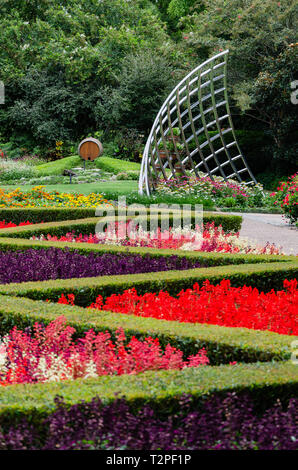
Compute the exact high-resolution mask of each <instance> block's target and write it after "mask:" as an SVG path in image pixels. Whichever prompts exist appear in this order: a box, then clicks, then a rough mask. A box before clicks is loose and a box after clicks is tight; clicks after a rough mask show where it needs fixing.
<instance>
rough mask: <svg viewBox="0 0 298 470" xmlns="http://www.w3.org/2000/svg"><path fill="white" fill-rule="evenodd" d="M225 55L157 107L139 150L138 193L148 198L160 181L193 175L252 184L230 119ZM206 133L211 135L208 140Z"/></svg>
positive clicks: (186, 80) (198, 71)
mask: <svg viewBox="0 0 298 470" xmlns="http://www.w3.org/2000/svg"><path fill="white" fill-rule="evenodd" d="M228 52H229V51H228V50H226V51H223V52H221V53H219V54H217V55H215V56H214V57H212V58H211V59H208V60H207V61H206V62H204V63H202V64H201V65H199V66H198V67H197V68H195V69H194V70H193V71H192V72H190V73H189V74H188V75H187V76H186V77H185V78H184V79H183V80H182V81H181V82H180V83H179V84H178V85H177V86H176V88H174V90H173V91H172V92H171V93H170V95H169V96H168V98H167V99H166V101H165V102H164V104H163V105H162V107H161V109H160V111H159V113H158V114H157V116H156V119H155V121H154V124H153V127H152V129H151V132H150V135H149V137H148V140H147V143H146V146H145V149H144V154H143V160H142V166H141V173H140V179H139V192H140V194H143V193H144V191H145V192H146V193H147V194H148V195H149V194H150V193H151V192H152V190H153V189H154V188H155V186H156V184H157V182H158V180H159V179H160V178H163V179H166V180H169V179H170V178H172V177H178V176H181V175H189V174H195V175H196V176H199V172H204V173H206V174H208V175H209V176H210V177H211V178H212V179H213V178H214V176H215V175H218V176H222V177H223V178H224V179H225V180H227V179H230V178H233V179H237V180H238V181H239V182H244V181H245V184H249V183H256V180H255V178H254V176H253V174H252V172H251V171H250V169H249V167H248V165H247V162H246V160H245V158H244V156H243V155H242V153H241V150H240V148H239V145H238V143H237V140H236V136H235V131H234V128H233V123H232V119H231V113H230V108H229V103H228V95H227V81H226V80H227V56H228ZM209 131H215V132H213V133H212V134H214V135H212V136H210V134H209ZM177 134H178V135H177ZM243 176H244V177H243Z"/></svg>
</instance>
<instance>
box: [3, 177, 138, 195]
mask: <svg viewBox="0 0 298 470" xmlns="http://www.w3.org/2000/svg"><path fill="white" fill-rule="evenodd" d="M33 186H37V185H23V186H20V185H14V186H11V185H9V186H4V185H1V188H3V189H5V190H8V189H15V188H19V187H20V188H21V189H22V191H29V190H30V189H31V188H33ZM45 189H46V191H48V192H51V191H59V192H64V193H81V194H90V193H102V192H109V193H118V194H129V193H130V192H132V191H137V190H138V181H126V180H123V181H107V182H104V183H101V182H98V183H96V182H95V183H80V184H77V183H73V184H69V183H68V184H49V185H46V186H45Z"/></svg>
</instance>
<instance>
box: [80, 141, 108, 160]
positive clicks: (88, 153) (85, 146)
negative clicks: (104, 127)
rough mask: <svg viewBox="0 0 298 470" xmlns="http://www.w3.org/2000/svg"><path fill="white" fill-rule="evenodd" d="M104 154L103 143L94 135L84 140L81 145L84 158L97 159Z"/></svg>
mask: <svg viewBox="0 0 298 470" xmlns="http://www.w3.org/2000/svg"><path fill="white" fill-rule="evenodd" d="M102 154H103V146H102V143H101V142H100V141H99V140H97V139H94V138H93V137H88V138H87V139H84V140H82V142H81V143H80V145H79V155H80V156H81V157H82V158H83V160H95V159H96V158H97V157H100V156H101V155H102Z"/></svg>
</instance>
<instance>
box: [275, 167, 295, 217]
mask: <svg viewBox="0 0 298 470" xmlns="http://www.w3.org/2000/svg"><path fill="white" fill-rule="evenodd" d="M270 196H271V197H274V198H275V201H274V204H275V205H276V204H278V205H280V207H281V209H282V210H283V212H284V213H285V217H287V218H288V219H290V222H291V223H294V222H296V221H297V219H298V173H295V174H294V175H292V176H289V178H288V180H287V181H286V182H280V186H279V187H278V188H277V192H274V193H271V194H270Z"/></svg>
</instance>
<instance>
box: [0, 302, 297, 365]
mask: <svg viewBox="0 0 298 470" xmlns="http://www.w3.org/2000/svg"><path fill="white" fill-rule="evenodd" d="M62 315H63V316H64V317H65V318H66V319H67V322H68V324H70V325H71V326H73V327H74V328H75V329H76V331H77V337H81V336H82V335H83V333H84V332H85V331H88V330H89V329H90V328H92V329H94V331H97V332H99V331H102V332H105V331H109V332H110V333H111V335H112V336H113V338H114V339H115V338H116V336H115V333H116V331H117V330H118V329H119V328H123V329H124V331H125V335H126V337H127V340H130V339H131V337H132V336H135V337H137V338H139V339H142V340H144V339H145V338H146V337H148V336H152V337H153V338H158V339H159V341H160V344H161V345H162V347H163V348H165V346H166V345H167V344H168V343H170V344H171V345H172V346H174V347H176V348H178V349H180V350H182V351H183V353H184V357H185V358H187V357H188V356H190V355H191V354H196V353H197V351H198V349H201V348H202V347H205V348H206V349H207V351H208V358H209V360H210V363H211V364H212V365H219V364H226V363H229V362H231V361H237V362H256V361H262V362H265V361H270V360H277V361H280V360H288V359H289V358H290V355H291V342H292V341H294V339H295V337H294V336H288V335H280V334H278V333H273V332H269V331H258V330H250V329H247V328H228V327H224V326H217V325H206V324H198V323H197V324H193V323H179V322H176V321H166V320H157V319H154V318H144V317H137V316H134V315H126V314H121V313H113V312H106V311H99V310H96V309H88V310H87V309H84V308H81V307H72V306H69V305H61V304H57V303H56V304H54V303H48V302H41V301H33V300H30V299H26V298H23V299H22V303H21V305H19V302H18V299H17V298H16V297H9V296H1V295H0V335H4V334H6V333H8V332H9V331H10V330H11V329H12V328H13V327H14V326H17V327H18V328H20V329H24V328H27V327H28V326H32V325H33V324H34V323H35V322H42V323H43V324H48V323H49V322H50V321H52V320H54V319H55V318H57V317H58V316H62ZM297 339H298V338H297Z"/></svg>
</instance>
